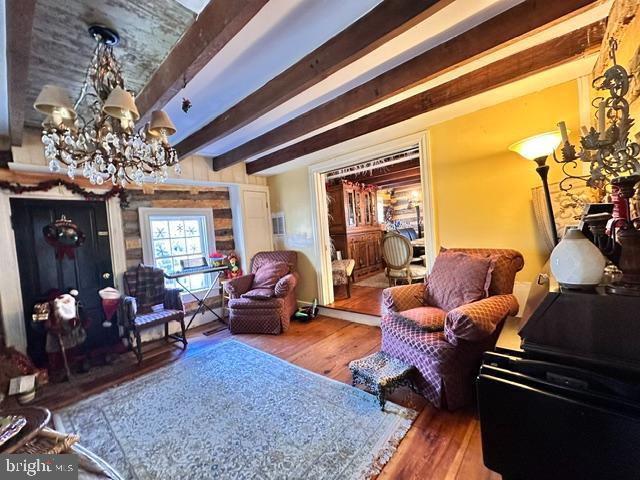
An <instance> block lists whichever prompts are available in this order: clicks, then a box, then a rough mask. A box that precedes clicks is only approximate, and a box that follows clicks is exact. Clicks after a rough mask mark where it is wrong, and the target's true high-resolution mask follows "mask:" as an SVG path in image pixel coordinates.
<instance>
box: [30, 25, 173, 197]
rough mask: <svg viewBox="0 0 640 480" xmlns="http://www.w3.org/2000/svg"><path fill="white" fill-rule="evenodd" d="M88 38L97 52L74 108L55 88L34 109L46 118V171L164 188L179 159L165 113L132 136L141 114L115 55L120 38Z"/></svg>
mask: <svg viewBox="0 0 640 480" xmlns="http://www.w3.org/2000/svg"><path fill="white" fill-rule="evenodd" d="M89 33H90V34H91V36H92V37H93V38H94V39H95V40H96V47H95V50H94V52H93V58H92V59H91V62H90V64H89V67H88V68H87V74H86V77H85V79H84V83H83V85H82V88H81V89H80V92H79V94H78V98H77V100H76V101H75V103H73V104H72V103H71V100H70V96H69V93H68V92H67V90H66V89H64V88H62V87H59V86H56V85H45V86H44V88H43V89H42V91H41V92H40V94H39V95H38V98H37V99H36V101H35V103H34V107H35V109H36V110H38V111H40V112H42V113H44V114H46V115H47V118H46V120H45V121H44V122H43V124H42V126H43V132H42V143H43V145H44V153H45V157H46V159H47V161H48V162H49V169H50V170H51V171H52V172H55V173H57V172H60V171H61V170H62V168H63V165H64V166H66V173H67V175H68V176H69V178H71V179H74V178H75V176H76V172H77V171H78V169H81V171H82V175H83V176H84V177H86V178H88V179H89V181H90V182H91V183H92V184H94V185H101V184H103V183H104V182H105V180H107V181H111V182H112V183H113V184H114V185H120V186H122V187H124V186H125V185H126V184H127V183H130V182H133V183H136V184H137V185H142V183H143V182H145V181H146V180H148V179H149V178H150V179H151V181H153V182H155V183H160V182H164V181H166V179H167V178H168V169H169V167H173V168H174V170H175V172H176V173H177V174H180V173H181V168H180V163H179V162H178V154H177V152H176V150H175V149H174V148H173V147H172V146H171V144H170V143H169V140H168V137H169V136H171V135H173V134H174V133H175V132H176V128H175V126H174V125H173V122H172V121H171V119H170V118H169V116H168V115H167V114H166V113H165V112H163V111H162V110H157V111H154V112H153V113H152V114H151V122H150V123H147V124H146V125H145V126H144V127H143V128H141V129H139V130H138V131H136V130H135V122H136V121H138V120H139V119H140V114H139V113H138V109H137V108H136V104H135V101H134V98H133V96H132V95H131V93H130V92H129V91H127V90H126V89H125V86H124V79H123V77H122V68H121V66H120V63H119V62H118V61H117V60H116V58H115V56H114V54H113V47H114V46H115V45H116V44H117V43H118V41H119V39H120V38H119V36H118V34H117V33H116V32H115V31H113V30H111V29H109V28H107V27H104V26H101V25H92V26H91V27H89ZM89 86H91V87H92V90H93V91H89ZM85 117H86V118H85Z"/></svg>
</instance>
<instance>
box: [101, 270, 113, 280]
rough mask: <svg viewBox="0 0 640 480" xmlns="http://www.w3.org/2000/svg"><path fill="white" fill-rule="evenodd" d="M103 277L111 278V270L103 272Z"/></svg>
mask: <svg viewBox="0 0 640 480" xmlns="http://www.w3.org/2000/svg"><path fill="white" fill-rule="evenodd" d="M102 278H104V279H105V280H109V279H110V278H111V274H110V273H109V272H105V273H103V274H102Z"/></svg>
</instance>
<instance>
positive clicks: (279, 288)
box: [274, 273, 298, 298]
mask: <svg viewBox="0 0 640 480" xmlns="http://www.w3.org/2000/svg"><path fill="white" fill-rule="evenodd" d="M297 284H298V277H297V276H296V274H295V273H289V274H287V275H285V276H284V277H282V278H281V279H280V280H278V283H276V286H275V289H274V290H275V296H276V297H280V298H282V297H286V296H287V295H289V293H290V292H292V291H293V290H294V289H295V288H296V285H297Z"/></svg>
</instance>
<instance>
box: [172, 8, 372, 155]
mask: <svg viewBox="0 0 640 480" xmlns="http://www.w3.org/2000/svg"><path fill="white" fill-rule="evenodd" d="M214 1H215V0H214ZM379 2H380V0H357V1H351V0H350V1H344V0H271V1H269V2H268V3H267V4H266V5H265V6H264V7H263V8H262V9H261V10H260V11H259V12H258V14H256V16H255V17H253V19H252V20H251V21H249V23H248V24H247V25H246V26H245V27H244V28H243V29H242V30H241V31H240V32H239V33H238V34H237V35H236V36H235V37H234V38H233V39H232V40H231V41H229V43H227V44H226V45H225V46H224V48H223V49H222V50H221V51H220V52H219V53H218V54H217V55H216V56H215V57H214V58H213V59H212V60H211V61H210V62H209V63H208V64H207V65H206V66H205V67H204V68H203V69H202V70H201V71H200V72H199V73H198V74H197V75H196V76H195V77H194V78H193V79H192V80H191V81H190V82H189V84H188V85H187V88H185V89H184V90H183V91H181V92H179V93H178V95H176V97H175V98H173V99H172V100H171V101H170V102H169V103H168V104H167V106H166V107H165V110H166V111H167V113H168V114H169V115H170V116H171V118H172V120H173V122H174V123H175V125H176V127H177V129H178V133H176V134H175V135H173V136H172V137H171V141H172V142H173V143H177V142H178V141H179V140H181V139H182V138H184V137H186V136H187V135H188V134H190V133H192V132H194V131H195V130H197V129H198V128H200V127H202V126H203V125H205V124H206V123H208V122H209V121H210V120H212V119H214V118H215V117H216V116H218V115H219V114H221V113H222V112H224V111H225V110H227V109H228V108H230V107H232V106H233V105H235V104H236V103H237V102H238V101H240V100H241V99H243V98H244V97H246V96H247V95H249V94H250V93H252V92H253V91H255V90H257V89H258V88H260V87H261V86H262V85H264V84H265V83H267V82H268V81H269V80H271V79H272V78H273V77H275V76H276V75H278V74H279V73H281V72H282V71H284V70H286V69H287V68H288V67H290V66H291V65H293V64H294V63H296V62H297V61H298V60H300V59H301V58H302V57H304V56H305V55H306V54H308V53H309V52H311V51H313V50H315V49H316V48H317V47H319V46H320V45H322V44H323V43H325V42H326V41H327V40H329V39H330V38H332V37H334V36H335V35H336V34H338V33H339V32H341V31H342V30H344V29H345V28H346V27H348V26H349V25H351V24H352V23H353V22H355V21H356V20H357V19H358V18H360V17H361V16H362V15H364V14H366V13H367V12H368V11H369V10H371V9H372V8H373V7H375V6H376V5H377V4H378V3H379ZM183 96H186V97H188V98H189V99H190V100H191V102H192V103H193V106H192V107H191V109H190V110H189V112H188V113H187V114H185V113H184V112H183V111H182V109H181V104H182V97H183Z"/></svg>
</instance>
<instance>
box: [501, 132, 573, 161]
mask: <svg viewBox="0 0 640 480" xmlns="http://www.w3.org/2000/svg"><path fill="white" fill-rule="evenodd" d="M561 141H562V135H561V134H560V132H559V131H557V130H556V131H553V132H546V133H541V134H540V135H535V136H533V137H529V138H525V139H524V140H520V141H519V142H516V143H514V144H513V145H511V146H510V147H509V150H511V151H512V152H516V153H517V154H519V155H522V156H523V157H524V158H526V159H527V160H535V159H536V158H540V157H547V156H548V155H551V154H552V153H553V151H554V150H555V149H556V148H558V145H560V142H561Z"/></svg>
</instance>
